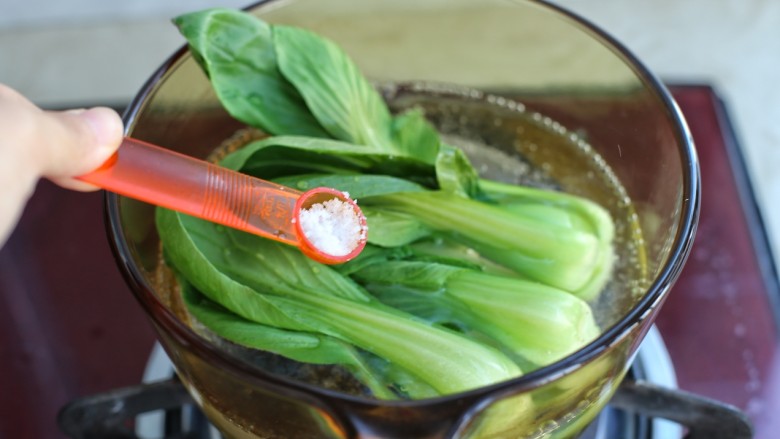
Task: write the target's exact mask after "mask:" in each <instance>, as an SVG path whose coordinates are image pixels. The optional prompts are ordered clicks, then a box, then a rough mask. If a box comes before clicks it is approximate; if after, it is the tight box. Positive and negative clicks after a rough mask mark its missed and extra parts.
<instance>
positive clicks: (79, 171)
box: [0, 84, 122, 245]
mask: <svg viewBox="0 0 780 439" xmlns="http://www.w3.org/2000/svg"><path fill="white" fill-rule="evenodd" d="M121 141H122V120H121V119H120V118H119V115H118V114H116V112H115V111H113V110H111V109H108V108H92V109H89V110H82V109H79V110H69V111H63V112H54V111H44V110H42V109H40V108H38V107H36V106H35V105H34V104H33V103H32V102H30V101H29V100H27V99H26V98H25V97H24V96H22V95H21V94H19V93H18V92H16V91H14V90H12V89H11V88H9V87H7V86H4V85H3V84H0V187H1V188H2V190H3V195H2V197H0V245H2V244H4V243H5V241H6V239H7V238H8V236H9V235H10V234H11V231H12V230H13V228H14V226H15V225H16V223H17V221H18V220H19V216H20V215H21V213H22V210H23V209H24V206H25V204H26V203H27V200H28V199H29V198H30V196H31V195H32V193H33V191H34V190H35V186H36V184H37V182H38V180H39V179H40V178H42V177H43V178H47V179H49V180H51V181H53V182H54V183H56V184H58V185H60V186H62V187H64V188H68V189H73V190H80V191H89V190H95V189H97V188H96V187H95V186H92V185H89V184H87V183H84V182H81V181H78V180H76V179H74V177H76V176H79V175H83V174H86V173H87V172H89V171H92V170H94V169H96V168H98V167H99V166H100V165H101V164H103V162H105V161H106V159H108V158H109V157H110V156H111V154H113V153H114V151H116V149H117V148H118V147H119V144H120V142H121Z"/></svg>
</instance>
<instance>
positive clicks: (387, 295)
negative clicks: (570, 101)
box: [157, 9, 614, 431]
mask: <svg viewBox="0 0 780 439" xmlns="http://www.w3.org/2000/svg"><path fill="white" fill-rule="evenodd" d="M175 22H176V24H177V25H178V26H179V29H180V30H181V31H182V34H183V35H184V36H185V37H186V38H187V40H188V42H189V44H190V48H191V50H192V52H193V54H194V56H195V57H196V58H197V59H198V61H199V63H200V65H201V66H202V67H203V69H204V70H205V72H206V73H207V74H208V75H209V78H210V79H211V81H212V83H213V84H214V88H215V90H216V91H217V95H218V96H219V98H220V100H221V101H222V103H223V105H224V106H225V107H226V108H227V109H228V111H230V113H231V114H233V115H234V116H235V117H236V118H238V119H240V120H242V121H244V122H246V123H247V124H249V125H251V126H254V127H257V128H260V129H262V130H264V131H266V132H267V133H269V134H270V136H269V137H267V138H264V139H262V140H259V141H256V142H253V143H251V144H249V145H247V146H245V147H244V148H243V149H241V150H239V151H236V152H234V153H232V154H230V155H228V156H227V157H226V158H225V159H224V161H223V162H222V165H223V166H226V167H229V168H232V169H236V170H241V171H242V172H245V173H247V174H252V175H256V176H258V177H260V178H264V179H274V180H275V181H276V182H278V183H280V184H284V185H287V186H291V187H295V188H298V189H301V190H306V189H309V188H313V187H317V186H326V187H334V188H338V189H339V190H343V191H347V192H349V193H350V195H351V196H352V197H353V198H355V199H358V200H359V202H360V204H361V206H362V208H363V211H364V213H365V214H366V217H367V222H368V227H369V233H368V244H369V245H367V246H366V249H365V250H364V251H363V253H362V254H361V255H360V256H359V257H357V258H356V259H354V260H352V261H350V262H348V263H346V264H344V265H341V266H337V267H330V266H323V265H320V264H318V263H316V262H314V261H312V260H310V259H308V258H306V257H305V256H304V255H303V254H301V253H300V252H299V251H298V250H297V249H295V248H293V247H289V246H285V245H283V244H280V243H277V242H273V241H268V240H265V239H263V238H260V237H257V236H251V235H247V234H245V233H242V232H237V231H234V230H227V229H225V228H223V227H220V226H216V225H214V224H211V223H208V222H205V221H202V220H198V219H195V218H191V217H188V216H186V215H182V214H178V213H175V212H172V211H167V210H164V209H159V210H158V212H157V227H158V231H159V234H160V237H161V240H162V242H163V247H164V250H165V254H166V258H167V261H169V263H170V265H171V266H172V267H173V269H174V270H175V271H176V272H177V274H178V276H180V278H181V283H182V285H184V287H183V288H184V291H185V303H186V304H187V307H188V309H189V311H190V313H191V314H192V315H193V316H194V318H195V319H197V320H198V321H199V322H201V323H202V324H204V325H205V326H206V327H208V328H209V329H210V330H211V331H213V332H214V333H215V334H217V335H218V336H220V337H223V338H225V339H228V340H231V341H233V342H235V343H239V344H241V345H244V346H248V347H251V348H255V349H261V350H265V351H269V352H273V353H276V354H278V355H282V356H285V357H287V358H290V359H293V360H295V361H299V362H303V363H313V364H334V365H339V366H343V367H345V368H347V369H348V370H350V371H352V373H354V375H355V377H356V378H357V379H359V380H360V381H361V382H363V383H364V384H365V385H366V387H367V388H369V389H370V391H371V392H372V393H373V394H374V395H375V396H377V397H380V398H396V397H403V398H423V397H430V396H435V395H440V394H448V393H453V392H459V391H463V390H466V389H473V388H476V387H479V386H484V385H489V384H493V383H496V382H499V381H503V380H507V379H511V378H513V377H516V376H519V375H520V374H521V373H522V370H526V371H527V370H530V369H531V368H535V367H539V366H542V365H545V364H548V363H550V362H552V361H555V360H558V359H560V358H562V357H564V356H566V355H568V354H570V353H571V352H573V351H575V350H577V349H579V348H580V347H582V346H583V345H584V344H586V343H587V342H589V341H590V340H592V339H593V338H595V336H596V335H597V334H598V331H599V329H598V327H597V326H596V323H595V321H594V319H593V315H592V312H591V310H590V308H589V306H588V304H587V302H585V300H590V299H592V298H594V297H596V296H597V295H598V293H599V292H600V291H601V290H602V289H603V287H604V285H605V283H606V282H607V280H608V279H609V276H610V274H611V267H612V263H613V259H614V255H613V251H612V240H613V235H614V230H613V225H612V220H611V218H610V217H609V215H608V213H607V212H606V211H605V210H604V209H602V208H601V207H599V206H598V205H596V204H595V203H593V202H590V201H588V200H585V199H582V198H579V197H575V196H572V195H568V194H563V193H558V192H553V191H546V190H540V189H532V188H525V187H518V186H511V185H506V184H503V183H498V182H493V181H487V180H483V179H480V178H479V176H478V174H477V172H476V170H475V169H474V167H473V166H472V165H471V163H470V162H469V160H468V158H467V157H466V155H465V154H464V153H463V151H461V150H460V149H458V148H455V147H453V146H450V145H447V144H445V143H443V142H442V141H441V139H440V137H439V134H438V132H437V131H436V129H435V128H434V127H433V126H432V125H431V124H430V123H429V122H428V120H427V119H426V117H425V114H424V112H423V111H422V110H421V109H412V110H408V111H405V112H403V113H401V114H395V115H394V114H391V112H390V111H389V109H388V107H387V105H386V104H385V102H384V101H383V100H382V97H381V95H380V94H379V93H378V92H377V91H376V89H375V88H374V87H373V86H372V85H371V84H370V82H369V81H368V80H367V79H366V78H364V77H363V75H362V74H361V73H360V71H359V69H358V67H357V65H356V64H355V63H354V62H353V61H352V60H350V59H349V57H348V56H347V54H346V53H344V52H343V51H342V50H341V49H340V48H339V47H338V46H337V45H336V44H335V43H333V42H332V41H329V40H327V39H325V38H322V37H320V36H317V35H316V34H314V33H312V32H310V31H307V30H303V29H297V28H293V27H288V26H282V25H269V24H267V23H264V22H263V21H261V20H260V19H258V18H256V17H253V16H251V15H248V14H244V13H242V12H238V11H230V10H224V9H212V10H208V11H204V12H200V13H194V14H187V15H185V16H182V17H179V18H177V19H176V20H175ZM507 407H508V410H512V413H513V414H512V415H511V416H507V414H506V413H504V414H502V415H501V416H500V418H501V419H503V420H504V421H506V420H507V419H511V418H512V416H519V413H522V412H524V411H527V410H528V409H529V407H528V401H527V400H526V399H525V398H518V399H517V404H512V405H507ZM526 414H527V413H526ZM488 424H490V423H488ZM498 424H499V423H495V424H493V425H494V427H495V426H496V425H498ZM486 425H487V424H486ZM486 428H487V430H486V431H489V430H490V428H493V427H490V426H489V425H488V427H486ZM496 428H499V427H496ZM500 428H503V427H500Z"/></svg>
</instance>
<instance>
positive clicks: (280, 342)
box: [178, 278, 414, 399]
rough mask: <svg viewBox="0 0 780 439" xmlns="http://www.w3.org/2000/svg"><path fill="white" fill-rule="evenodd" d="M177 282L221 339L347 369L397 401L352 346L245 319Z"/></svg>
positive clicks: (191, 308) (379, 393)
mask: <svg viewBox="0 0 780 439" xmlns="http://www.w3.org/2000/svg"><path fill="white" fill-rule="evenodd" d="M178 283H179V286H180V288H181V290H182V297H183V298H184V303H185V304H186V306H187V310H188V311H189V312H190V313H191V314H192V316H193V317H195V318H196V319H197V320H198V321H199V322H200V323H202V324H204V325H205V326H206V327H208V328H209V329H210V330H211V331H213V332H214V333H215V334H218V335H219V336H221V337H222V338H224V339H227V340H230V341H232V342H234V343H237V344H239V345H242V346H247V347H250V348H254V349H259V350H262V351H266V352H271V353H274V354H277V355H281V356H283V357H285V358H289V359H291V360H295V361H299V362H302V363H310V364H334V365H340V366H344V367H346V368H347V369H348V370H349V371H350V372H352V373H353V374H354V375H355V377H356V378H357V379H358V380H360V381H361V382H362V383H364V384H365V385H366V386H367V387H368V388H369V389H370V390H371V392H372V393H373V394H374V395H375V396H377V397H378V398H381V399H396V398H397V396H396V395H395V394H394V393H393V392H392V391H390V390H389V389H388V388H387V387H386V385H385V384H384V380H383V377H382V376H381V374H380V373H379V372H378V371H375V370H373V368H372V366H371V364H370V363H369V362H368V361H366V360H365V359H364V358H363V356H362V355H361V354H360V352H358V351H357V350H356V349H355V348H354V347H353V346H351V345H350V344H348V343H344V342H343V341H340V340H337V339H335V338H333V337H328V336H326V335H321V334H315V333H309V332H299V331H289V330H284V329H278V328H275V327H272V326H267V325H262V324H259V323H255V322H252V321H250V320H246V319H243V318H241V317H239V316H237V315H236V314H233V313H231V312H229V311H227V310H225V309H224V308H222V307H220V306H219V305H217V304H216V303H215V302H212V301H210V300H208V299H206V298H205V297H203V296H202V295H201V294H200V293H198V292H197V291H195V289H194V288H193V287H192V285H191V284H190V283H189V282H187V281H186V280H185V279H181V278H180V279H179V282H178ZM410 388H414V387H411V386H410Z"/></svg>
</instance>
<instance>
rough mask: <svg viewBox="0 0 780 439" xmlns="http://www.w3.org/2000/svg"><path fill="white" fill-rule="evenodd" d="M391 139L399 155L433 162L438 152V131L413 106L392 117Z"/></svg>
mask: <svg viewBox="0 0 780 439" xmlns="http://www.w3.org/2000/svg"><path fill="white" fill-rule="evenodd" d="M392 130H393V141H394V143H395V146H396V148H397V149H398V151H401V155H404V156H409V157H416V158H417V159H418V160H420V161H421V162H423V163H428V164H431V165H433V164H435V163H436V157H437V156H438V154H439V144H440V141H439V133H438V132H437V131H436V129H435V128H434V127H433V125H431V124H430V123H429V122H428V121H427V120H426V119H425V116H424V114H423V112H422V110H421V109H419V108H415V109H412V110H409V111H406V112H404V113H401V114H399V115H397V116H395V117H393V122H392Z"/></svg>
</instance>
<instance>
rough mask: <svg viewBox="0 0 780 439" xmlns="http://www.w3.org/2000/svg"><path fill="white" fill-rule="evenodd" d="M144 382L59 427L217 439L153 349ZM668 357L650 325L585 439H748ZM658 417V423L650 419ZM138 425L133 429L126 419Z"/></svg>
mask: <svg viewBox="0 0 780 439" xmlns="http://www.w3.org/2000/svg"><path fill="white" fill-rule="evenodd" d="M144 381H145V382H146V384H141V385H139V386H135V387H130V388H125V389H119V390H115V391H113V392H109V393H105V394H102V395H96V396H91V397H87V398H83V399H80V400H77V401H74V402H72V403H71V404H69V405H68V406H66V407H65V408H63V410H62V411H61V412H60V417H59V422H60V427H61V429H62V430H63V432H65V433H66V434H68V435H69V436H71V437H73V438H103V437H110V438H128V439H129V438H149V437H155V438H159V437H164V438H166V439H219V438H220V437H221V436H220V434H219V432H217V431H216V429H214V428H213V427H212V426H211V425H210V424H209V423H208V420H207V419H206V417H205V416H204V415H203V413H202V412H201V411H200V410H199V409H198V408H197V407H196V406H195V405H194V404H193V402H192V400H191V399H190V397H189V395H188V394H187V391H186V390H185V389H184V387H183V386H182V385H181V384H180V383H179V382H178V381H177V380H176V378H175V373H174V369H173V365H172V364H171V363H170V360H169V359H168V357H167V355H166V354H165V352H164V351H163V350H162V348H161V347H160V346H159V345H155V347H154V349H153V351H152V355H151V357H150V359H149V362H148V365H147V368H146V372H145V374H144ZM676 387H677V384H676V378H675V374H674V369H673V367H672V363H671V360H670V359H669V355H668V352H667V351H666V347H665V346H664V343H663V340H662V339H661V335H660V333H659V332H658V330H657V329H656V328H655V327H653V328H651V330H650V332H649V333H648V335H647V336H646V338H645V340H644V341H643V343H642V346H641V347H640V349H639V351H638V352H637V357H636V359H635V360H634V363H633V365H632V368H631V370H630V371H629V376H628V378H627V380H626V381H625V382H624V383H623V384H622V385H621V387H620V388H619V389H618V391H617V393H616V394H615V397H614V398H613V399H612V401H611V402H610V405H609V406H608V407H607V408H606V409H605V410H604V411H603V412H602V413H601V414H600V415H599V416H598V418H597V419H596V420H595V421H594V422H593V423H592V424H591V425H590V427H589V428H588V429H587V430H586V431H585V432H584V433H583V434H582V436H581V437H580V439H615V438H622V439H675V438H681V437H682V432H683V428H682V427H681V426H680V425H679V424H674V423H670V422H668V421H665V420H664V419H660V418H665V419H671V420H674V421H676V422H680V423H681V424H684V425H686V426H687V427H688V434H687V435H686V436H685V438H686V439H705V438H706V439H750V438H752V431H751V426H750V422H749V421H748V420H747V418H746V417H745V415H744V414H743V413H742V412H740V411H739V410H737V409H735V408H733V407H731V406H728V405H724V404H721V403H719V402H716V401H712V400H708V399H704V398H701V397H698V396H696V395H692V394H689V393H686V392H682V391H679V390H677V389H676ZM651 417H653V418H651ZM133 419H134V420H135V428H134V429H133V428H131V427H129V425H132V423H131V422H128V421H129V420H133Z"/></svg>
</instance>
